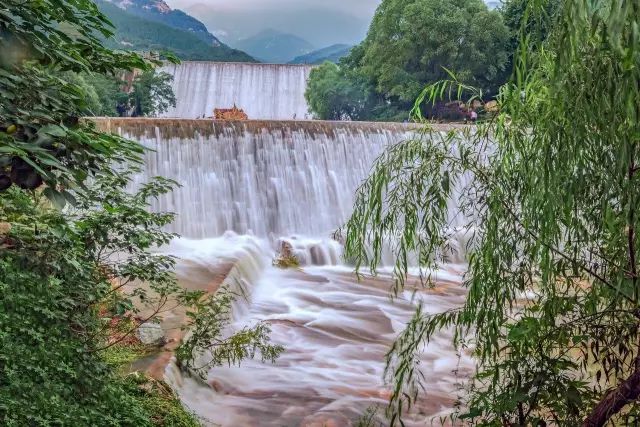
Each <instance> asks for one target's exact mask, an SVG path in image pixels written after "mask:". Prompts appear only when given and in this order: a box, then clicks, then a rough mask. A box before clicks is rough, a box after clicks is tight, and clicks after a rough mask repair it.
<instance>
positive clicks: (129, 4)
mask: <svg viewBox="0 0 640 427" xmlns="http://www.w3.org/2000/svg"><path fill="white" fill-rule="evenodd" d="M96 4H97V5H98V7H99V8H100V10H101V11H102V12H103V13H104V14H105V15H106V16H107V18H109V20H110V21H111V22H112V23H113V25H114V26H115V28H116V31H115V37H114V38H112V39H109V40H107V41H106V44H107V45H108V46H109V47H112V48H117V49H125V50H137V51H171V52H172V53H174V54H175V55H177V56H178V57H179V58H180V59H183V60H201V61H233V62H256V60H255V59H254V58H253V57H251V56H250V55H248V54H246V53H244V52H242V51H239V50H236V49H232V48H230V47H229V46H227V45H225V44H224V43H222V42H220V40H218V39H217V38H216V37H215V36H213V35H212V34H211V33H209V31H208V30H207V28H206V27H205V26H204V24H203V23H202V22H200V21H198V20H197V19H195V18H194V17H192V16H190V15H187V14H186V13H184V12H182V11H180V10H173V9H171V8H170V7H169V6H168V5H167V4H166V3H165V2H164V1H162V0H96Z"/></svg>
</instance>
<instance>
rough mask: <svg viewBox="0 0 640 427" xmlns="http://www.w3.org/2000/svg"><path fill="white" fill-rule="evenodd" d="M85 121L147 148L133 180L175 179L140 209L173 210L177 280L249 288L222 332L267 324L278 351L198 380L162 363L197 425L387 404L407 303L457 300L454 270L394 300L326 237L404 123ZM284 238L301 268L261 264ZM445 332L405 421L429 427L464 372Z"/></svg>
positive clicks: (351, 417) (320, 417)
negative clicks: (391, 353)
mask: <svg viewBox="0 0 640 427" xmlns="http://www.w3.org/2000/svg"><path fill="white" fill-rule="evenodd" d="M95 121H96V123H97V125H98V127H99V128H100V129H102V130H106V131H111V132H117V133H119V134H120V135H123V136H125V137H128V138H131V139H134V140H137V141H139V142H141V143H142V144H144V145H145V146H147V147H148V148H150V149H151V150H150V151H148V152H147V153H146V159H145V166H144V167H143V171H142V172H140V173H139V174H137V175H136V176H135V177H134V182H133V183H132V186H134V187H135V186H138V185H140V184H141V183H143V182H146V181H148V180H149V179H150V178H151V177H153V176H158V175H161V176H164V177H167V178H171V179H174V180H176V181H177V182H179V183H180V184H181V185H182V187H181V188H178V189H176V190H175V191H174V192H172V193H171V194H168V195H166V196H163V197H160V198H159V199H158V200H156V201H155V202H154V204H153V206H152V209H154V210H160V211H172V212H175V213H177V214H178V216H177V218H176V221H175V223H174V224H173V225H171V228H170V231H174V232H177V233H179V234H181V235H182V236H185V237H183V238H182V239H178V240H176V241H174V242H172V244H171V245H169V247H168V248H165V250H166V251H167V253H169V254H171V255H174V256H176V257H177V259H178V260H179V261H178V265H177V270H176V274H177V277H178V280H179V281H180V283H181V284H182V285H183V286H185V287H187V288H190V289H192V288H194V289H209V288H210V287H211V284H212V283H213V284H218V283H220V282H221V280H220V274H219V272H220V271H221V270H223V271H226V272H227V273H226V278H225V279H224V281H222V283H221V285H226V286H235V284H240V285H242V287H243V290H246V293H247V298H246V299H243V300H239V301H237V303H236V304H234V307H233V319H232V324H231V325H230V328H231V330H232V331H240V330H242V329H243V328H245V327H246V326H247V325H253V324H255V323H256V322H260V321H264V322H268V324H269V325H270V327H271V335H270V336H271V339H272V342H273V343H274V344H280V345H283V346H284V347H285V352H284V353H283V354H282V355H281V356H280V357H279V358H278V360H277V361H276V362H275V363H274V364H263V363H261V361H260V360H246V361H243V362H242V365H241V366H227V365H225V366H213V367H211V369H210V370H209V373H208V376H207V378H206V381H205V382H202V381H197V380H195V379H194V378H192V377H191V376H189V375H184V373H183V372H181V371H180V370H178V369H177V368H176V365H175V364H173V363H172V364H170V365H169V366H168V367H167V369H166V371H165V378H166V379H167V381H168V382H169V383H170V384H171V386H172V387H173V388H174V389H175V390H176V392H177V393H178V395H179V396H180V399H181V400H182V402H183V403H184V404H185V405H186V406H187V407H188V408H189V409H190V410H191V411H193V412H194V413H195V414H197V415H198V416H199V417H200V418H201V420H202V422H203V424H204V425H206V426H223V427H245V426H246V427H249V426H250V427H253V426H260V427H263V426H266V427H281V426H303V427H311V426H320V425H333V426H349V425H354V424H356V423H357V418H358V416H359V415H361V414H363V413H364V412H365V411H366V410H367V408H369V407H371V406H372V405H379V406H384V405H385V403H386V402H387V399H388V396H389V387H388V385H386V384H385V383H384V381H383V378H382V377H383V372H384V356H385V353H386V352H387V351H388V349H389V347H390V346H391V344H392V342H393V340H394V339H395V337H396V336H397V334H398V333H399V332H400V331H401V330H402V329H403V328H404V325H406V323H407V321H408V320H409V319H410V318H411V316H412V315H413V312H414V308H415V306H414V302H413V298H414V297H415V298H418V299H420V300H422V301H423V302H424V304H425V309H426V310H427V311H428V312H431V313H436V312H440V311H443V310H447V309H452V308H454V307H457V306H460V305H461V304H462V303H463V301H464V298H465V291H464V289H463V288H462V287H461V286H460V281H461V275H462V273H463V271H464V266H463V265H461V264H456V265H445V266H443V269H441V270H438V271H434V272H432V273H433V278H434V279H435V282H436V286H435V287H434V288H433V289H429V290H425V289H420V286H419V284H418V283H417V280H416V279H415V277H414V278H410V279H409V280H413V281H414V282H413V283H411V285H410V286H409V289H413V288H414V287H415V289H417V292H418V293H417V294H416V295H413V293H412V292H410V291H409V290H407V291H406V292H405V293H403V294H401V295H399V297H398V298H397V299H395V300H393V301H392V300H391V299H390V298H389V288H390V287H391V285H392V283H393V279H392V277H391V275H390V273H389V270H388V269H382V270H383V271H382V272H381V274H380V275H379V276H377V277H375V278H373V277H365V278H364V280H363V281H360V280H359V279H358V278H356V277H355V276H354V274H353V271H352V268H351V267H349V266H345V265H343V264H342V260H341V254H342V247H341V245H340V243H339V242H337V241H335V240H332V238H331V235H332V232H333V231H334V230H335V229H336V228H337V227H340V226H341V225H343V223H344V221H345V220H346V219H347V218H348V217H349V215H350V213H351V209H352V205H353V201H354V195H355V192H356V189H357V188H358V186H359V185H360V184H361V183H362V181H363V180H364V179H365V178H366V177H367V176H368V174H369V173H370V170H371V166H372V165H373V163H374V161H375V159H376V157H377V156H378V155H379V154H380V153H381V152H382V151H383V150H384V149H385V147H387V146H389V145H390V144H395V143H397V142H399V141H402V140H403V139H406V138H410V137H413V136H414V135H415V126H413V125H404V124H394V123H362V122H353V123H351V122H316V121H246V122H229V121H225V122H223V121H213V120H184V119H182V120H174V119H96V120H95ZM444 130H446V129H442V131H444ZM452 207H453V206H452ZM454 225H455V224H454ZM285 242H286V245H287V246H288V247H289V248H290V249H291V251H293V253H294V254H295V255H296V257H297V258H298V259H299V260H300V263H301V265H302V268H299V269H298V268H293V269H280V268H276V267H275V266H272V265H271V263H270V261H271V260H272V259H273V258H274V256H275V251H276V250H277V249H278V248H279V247H281V246H282V245H284V244H285ZM463 243H464V242H462V241H461V242H460V243H459V245H458V246H461V245H463ZM221 265H222V266H224V265H227V266H228V265H232V266H233V267H232V268H226V269H221ZM365 273H366V272H365ZM451 339H452V333H451V332H450V331H448V332H447V331H445V332H443V333H441V334H438V335H437V336H436V337H434V338H433V340H432V341H431V343H430V347H429V351H428V352H426V353H425V354H423V355H422V356H421V360H420V370H421V372H422V374H423V375H424V376H425V378H427V380H428V381H427V383H426V384H425V386H426V391H425V394H424V395H423V396H425V395H426V396H427V398H422V399H421V400H419V401H418V402H417V403H416V406H415V408H414V410H413V413H411V414H407V417H406V418H405V423H406V425H407V426H411V427H418V426H424V425H428V424H429V423H430V422H432V421H433V419H434V417H439V416H443V415H446V414H447V413H448V411H449V409H450V408H452V407H453V405H454V404H455V393H456V387H457V384H458V383H459V381H460V378H459V377H458V376H457V375H461V376H462V377H464V376H465V375H469V373H470V372H471V368H472V367H473V361H472V360H471V357H470V356H469V355H468V354H466V353H462V354H460V355H459V356H456V354H455V353H454V352H453V350H452V349H451V345H450V343H451ZM203 357H204V358H205V360H206V357H207V355H203ZM454 372H455V373H454ZM378 421H381V422H382V420H381V419H378Z"/></svg>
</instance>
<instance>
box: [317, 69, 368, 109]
mask: <svg viewBox="0 0 640 427" xmlns="http://www.w3.org/2000/svg"><path fill="white" fill-rule="evenodd" d="M305 98H306V99H307V102H308V103H309V107H310V108H311V111H313V112H314V114H315V115H316V116H318V117H319V118H321V119H323V120H366V119H368V118H369V115H370V114H371V108H372V101H373V99H374V94H373V91H372V90H371V88H370V86H369V85H368V84H367V82H366V81H365V80H364V79H359V80H357V77H356V76H354V75H352V74H350V73H349V72H348V71H347V70H346V69H345V67H340V66H338V65H336V64H334V63H331V62H325V63H324V64H322V65H320V66H319V67H316V68H314V69H313V70H311V75H310V76H309V84H308V86H307V90H306V92H305Z"/></svg>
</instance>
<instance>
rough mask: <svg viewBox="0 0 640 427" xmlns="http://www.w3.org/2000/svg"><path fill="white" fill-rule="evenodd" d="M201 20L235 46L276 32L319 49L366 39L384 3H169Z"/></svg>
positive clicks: (198, 0) (273, 0) (244, 0)
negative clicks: (298, 38)
mask: <svg viewBox="0 0 640 427" xmlns="http://www.w3.org/2000/svg"><path fill="white" fill-rule="evenodd" d="M166 1H167V3H168V4H169V5H170V6H171V7H173V8H175V9H182V10H184V11H185V12H187V13H189V14H191V15H193V16H194V17H196V18H198V19H200V20H201V21H202V22H204V24H205V25H206V26H207V27H208V28H209V31H210V32H212V33H213V34H215V35H217V36H218V37H220V38H221V39H222V40H223V41H225V42H227V43H229V44H231V45H233V42H234V41H236V40H237V39H240V38H245V37H249V36H251V35H253V34H256V33H258V32H260V31H262V30H264V29H267V28H272V29H276V30H279V31H282V32H287V33H291V34H295V35H297V36H300V37H302V38H304V39H306V40H308V41H309V42H311V43H312V44H313V45H315V46H316V47H318V48H320V47H325V46H328V45H330V44H334V43H348V44H355V43H358V42H359V41H361V40H362V38H364V36H365V34H366V31H367V28H368V26H369V23H370V22H371V18H372V16H373V13H374V12H375V9H376V7H377V5H378V4H379V3H380V0H166Z"/></svg>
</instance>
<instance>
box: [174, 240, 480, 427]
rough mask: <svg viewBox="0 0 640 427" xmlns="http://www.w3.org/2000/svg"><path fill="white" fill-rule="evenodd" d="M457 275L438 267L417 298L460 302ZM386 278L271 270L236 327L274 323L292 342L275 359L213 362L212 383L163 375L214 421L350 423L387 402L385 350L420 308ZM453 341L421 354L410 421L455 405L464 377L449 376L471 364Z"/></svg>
mask: <svg viewBox="0 0 640 427" xmlns="http://www.w3.org/2000/svg"><path fill="white" fill-rule="evenodd" d="M248 239H250V240H251V238H248ZM202 244H203V245H207V243H206V241H205V242H203V243H202ZM189 245H195V246H197V243H196V242H190V243H189ZM243 245H244V244H243ZM255 246H256V247H262V248H264V247H265V246H266V245H265V244H260V243H256V245H255ZM196 251H197V252H199V253H202V251H199V250H197V249H196ZM185 255H186V256H187V258H189V257H188V254H187V253H184V252H183V256H185ZM256 255H257V256H259V257H260V258H268V257H269V256H273V255H274V254H273V252H266V253H263V254H256ZM212 262H215V261H214V260H213V259H212ZM179 271H181V274H185V273H187V272H185V271H183V270H179ZM461 271H462V270H461V268H460V267H453V266H452V267H449V268H448V270H446V271H445V270H443V271H438V272H434V273H437V278H438V286H437V287H436V289H434V290H429V291H424V292H422V293H421V295H420V299H422V300H423V301H424V302H425V303H427V304H428V306H429V307H430V309H431V310H433V311H434V312H435V311H441V310H446V309H449V308H453V307H456V306H458V305H460V304H461V303H462V301H463V299H464V291H463V290H462V289H461V288H460V287H459V279H460V274H461ZM390 283H391V279H390V277H389V276H388V275H386V274H384V273H383V274H382V275H381V276H380V277H378V278H369V279H366V280H365V281H363V282H361V283H359V282H358V281H357V279H356V278H355V277H354V275H353V274H352V272H351V271H350V270H348V269H346V268H345V267H344V266H336V267H334V266H309V267H305V268H303V269H302V270H281V269H278V268H274V267H270V266H267V267H266V268H265V270H264V271H263V273H262V274H261V276H260V278H259V279H258V280H257V281H256V282H254V283H252V284H251V285H252V288H251V290H250V294H251V296H250V299H251V304H250V305H249V306H248V309H247V310H245V311H243V313H242V315H241V316H238V317H236V319H235V321H234V326H233V328H234V329H241V328H242V327H244V326H246V325H251V324H253V323H255V322H258V321H268V322H269V323H270V325H271V328H272V334H271V336H272V340H273V342H274V343H276V344H282V345H283V346H285V348H286V351H285V352H284V353H283V355H282V356H281V357H280V358H279V359H278V360H277V362H276V363H275V364H263V363H261V362H260V361H253V360H250V361H245V362H243V363H242V366H240V367H237V366H232V367H228V366H224V367H216V368H213V369H211V371H210V372H209V375H208V378H207V383H208V385H209V387H204V386H203V384H202V383H201V382H200V381H199V380H196V379H193V378H190V377H188V376H183V375H181V374H180V373H179V372H178V371H176V370H175V367H174V366H170V367H169V368H168V369H167V378H168V380H169V381H171V383H172V385H173V386H174V388H175V389H176V390H177V391H178V393H179V395H180V397H181V399H182V400H183V402H184V403H185V404H186V405H187V406H188V407H189V408H190V409H191V410H193V411H194V412H195V413H196V414H198V415H200V416H202V417H203V419H205V420H206V422H207V423H208V425H222V426H278V427H279V426H313V425H338V426H342V425H350V424H349V423H351V422H353V421H355V420H356V419H357V418H358V416H359V415H360V414H362V413H363V412H364V411H365V410H366V409H367V408H368V407H370V406H372V405H376V404H377V405H382V406H383V405H384V404H385V402H386V400H387V399H388V397H389V389H388V386H386V385H385V383H384V381H383V370H384V355H385V353H386V352H387V351H388V349H389V346H390V345H391V343H392V342H393V339H394V338H395V337H396V336H397V334H398V333H399V332H400V331H401V330H402V329H403V328H404V325H405V324H406V322H407V321H408V319H409V318H410V317H411V315H412V314H413V311H414V309H415V307H414V305H413V304H412V303H411V302H410V301H409V299H408V298H402V297H401V298H400V299H397V300H395V301H391V300H390V298H389V294H388V287H389V285H390ZM450 339H451V336H450V335H448V334H446V333H445V334H441V335H439V336H437V337H436V338H435V339H434V340H433V342H432V343H431V344H430V347H429V352H428V353H425V355H424V356H423V359H422V363H421V369H422V372H423V373H424V374H425V376H426V378H428V382H427V396H428V398H427V399H423V400H422V401H421V402H420V404H419V405H418V406H419V408H420V409H421V411H422V412H423V415H415V414H414V415H412V416H409V417H408V419H407V421H408V424H407V425H415V426H418V425H425V422H428V421H429V420H430V419H432V418H433V417H434V416H437V415H440V414H444V413H446V412H447V411H448V409H449V408H450V407H451V405H452V404H453V400H454V396H455V395H454V394H453V393H454V392H455V390H456V381H457V380H458V378H457V377H456V376H455V375H454V374H453V372H454V371H455V370H461V371H462V373H461V375H464V373H465V369H466V368H468V367H469V366H471V361H470V359H469V357H468V356H467V355H462V356H461V358H458V357H457V356H456V355H455V354H454V353H453V352H452V351H451V345H450ZM327 423H329V424H327ZM330 423H334V424H330Z"/></svg>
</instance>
